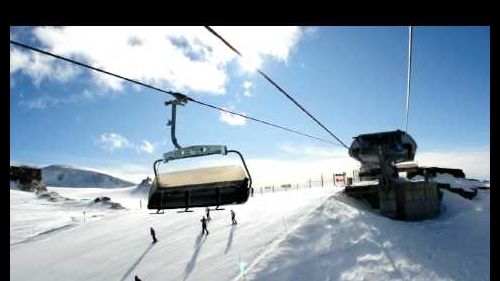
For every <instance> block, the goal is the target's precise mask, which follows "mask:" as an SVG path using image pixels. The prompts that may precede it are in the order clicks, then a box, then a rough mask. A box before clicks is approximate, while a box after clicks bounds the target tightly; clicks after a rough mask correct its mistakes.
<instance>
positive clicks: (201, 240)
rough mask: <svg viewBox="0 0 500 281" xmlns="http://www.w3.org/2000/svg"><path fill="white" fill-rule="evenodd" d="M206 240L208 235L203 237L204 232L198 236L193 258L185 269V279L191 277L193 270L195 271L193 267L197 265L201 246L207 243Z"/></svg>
mask: <svg viewBox="0 0 500 281" xmlns="http://www.w3.org/2000/svg"><path fill="white" fill-rule="evenodd" d="M206 240H207V236H205V238H203V233H200V234H199V235H198V237H196V241H195V243H194V249H195V250H194V253H193V256H191V260H190V261H189V262H188V264H187V265H186V269H185V270H184V279H183V280H184V281H185V280H186V279H187V278H188V277H189V275H190V274H191V272H193V269H194V267H195V266H196V260H197V259H198V254H199V253H200V250H201V246H203V243H205V241H206Z"/></svg>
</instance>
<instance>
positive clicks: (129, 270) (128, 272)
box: [120, 244, 153, 281]
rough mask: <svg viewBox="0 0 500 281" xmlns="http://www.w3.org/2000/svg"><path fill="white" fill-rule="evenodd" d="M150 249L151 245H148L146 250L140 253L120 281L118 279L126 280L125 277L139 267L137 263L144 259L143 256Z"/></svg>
mask: <svg viewBox="0 0 500 281" xmlns="http://www.w3.org/2000/svg"><path fill="white" fill-rule="evenodd" d="M151 248H153V244H150V245H149V246H148V247H147V248H146V250H144V252H143V253H142V255H141V256H140V257H139V258H138V259H137V261H136V262H135V263H134V264H133V265H132V266H131V267H130V268H129V269H128V270H127V272H125V274H124V275H123V277H122V279H120V281H124V280H127V277H128V276H129V275H130V273H132V271H133V270H134V269H135V268H136V267H137V265H139V263H140V262H141V260H142V259H143V258H144V256H145V255H146V254H147V253H148V252H149V250H151Z"/></svg>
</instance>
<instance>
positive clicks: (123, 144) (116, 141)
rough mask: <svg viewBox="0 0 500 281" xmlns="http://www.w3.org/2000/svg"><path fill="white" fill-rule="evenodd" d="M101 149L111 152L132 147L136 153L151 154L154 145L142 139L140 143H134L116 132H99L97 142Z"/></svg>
mask: <svg viewBox="0 0 500 281" xmlns="http://www.w3.org/2000/svg"><path fill="white" fill-rule="evenodd" d="M97 143H98V144H99V145H100V146H101V148H102V149H104V150H107V151H110V152H113V151H115V150H117V149H125V148H128V149H133V150H135V151H136V152H137V153H147V154H152V153H153V152H154V150H155V145H153V144H152V143H151V142H149V141H147V140H142V141H141V142H140V143H138V144H137V143H135V142H133V141H131V140H129V139H127V138H126V137H124V136H122V135H119V134H116V133H104V134H101V136H100V139H99V141H98V142H97Z"/></svg>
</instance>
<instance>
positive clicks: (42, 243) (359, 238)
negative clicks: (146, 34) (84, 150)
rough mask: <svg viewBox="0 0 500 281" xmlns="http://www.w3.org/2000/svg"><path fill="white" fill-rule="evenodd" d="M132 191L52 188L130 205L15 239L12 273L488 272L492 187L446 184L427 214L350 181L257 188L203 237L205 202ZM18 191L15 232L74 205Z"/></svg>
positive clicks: (343, 276) (431, 275) (425, 275)
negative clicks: (159, 203) (396, 210)
mask: <svg viewBox="0 0 500 281" xmlns="http://www.w3.org/2000/svg"><path fill="white" fill-rule="evenodd" d="M457 181H458V180H457ZM134 189H135V187H132V188H124V189H115V190H106V189H84V190H82V189H80V188H52V187H49V190H52V191H56V192H58V193H60V194H61V195H62V196H65V197H70V198H74V199H75V200H77V201H78V200H81V199H82V198H88V197H92V196H94V195H95V194H97V193H99V194H100V195H106V196H109V197H111V199H112V200H114V201H117V202H120V203H122V205H124V206H126V207H127V208H129V209H128V210H125V211H118V210H108V211H107V212H105V213H100V216H99V217H97V218H93V219H90V220H87V221H86V222H85V223H84V222H83V220H79V221H77V222H73V223H72V224H71V225H69V226H68V227H66V228H63V229H61V230H59V231H54V232H51V233H48V234H45V235H40V236H36V237H35V238H34V239H28V240H25V241H24V242H22V243H18V244H15V245H12V246H11V253H10V280H30V281H36V280H75V281H78V280H86V281H88V280H133V278H134V276H135V275H138V276H139V277H140V278H141V279H142V280H148V281H155V280H361V279H371V280H489V272H490V265H489V245H490V236H489V229H490V228H489V222H490V215H489V214H490V213H489V190H479V192H478V196H476V197H475V198H474V199H473V200H465V199H463V198H461V197H460V196H459V195H457V194H454V193H450V192H448V191H443V193H444V194H443V195H444V196H443V204H442V212H441V215H440V216H439V217H438V218H436V219H433V220H424V221H421V222H403V221H397V220H391V219H389V218H385V217H382V216H380V215H378V214H376V213H374V212H373V210H371V209H366V208H365V207H364V205H362V204H360V202H359V201H357V200H352V199H350V198H349V197H346V196H344V195H342V192H341V191H342V187H324V188H321V187H319V186H315V187H313V188H311V189H309V188H304V189H298V190H293V191H290V192H275V193H264V194H263V195H260V194H255V196H254V197H252V198H251V199H250V200H249V201H248V202H247V203H245V204H243V205H234V206H230V209H233V210H234V211H235V213H236V218H237V220H238V225H237V226H236V227H232V226H231V219H230V214H229V208H228V209H226V210H225V211H220V212H212V213H211V217H212V220H211V221H210V222H209V224H208V229H209V231H210V234H209V235H208V236H201V235H200V233H201V225H200V222H199V220H200V218H201V217H202V216H203V215H204V208H194V209H193V211H194V212H192V213H183V214H177V213H176V212H175V211H174V210H167V211H166V212H165V214H162V215H151V214H150V213H151V210H147V209H145V208H144V206H143V208H142V209H140V205H139V202H138V201H139V200H140V199H141V198H143V197H141V196H139V195H137V194H136V193H134ZM19 192H22V191H17V190H11V210H12V212H13V213H17V208H18V207H17V206H19V207H21V206H22V210H24V213H23V214H22V218H21V217H20V216H13V217H11V229H12V226H13V224H16V223H17V225H18V224H19V223H21V222H20V221H19V220H20V219H24V221H22V223H23V224H28V225H30V222H29V221H26V219H27V218H30V217H31V218H32V219H33V220H36V217H44V216H49V214H52V215H55V214H59V215H64V212H67V211H71V210H68V209H67V207H64V206H58V203H57V202H46V201H44V200H42V199H35V198H33V199H30V200H31V201H29V199H28V198H27V196H28V195H33V194H32V193H28V192H22V193H23V194H24V195H25V196H24V197H22V198H20V197H17V196H13V195H16V194H17V193H19ZM33 196H34V195H33ZM16 198H19V199H16ZM36 202H39V203H42V204H38V205H35V204H36ZM43 202H45V203H43ZM30 206H33V207H30ZM30 208H31V209H30ZM63 211H64V212H63ZM87 212H88V214H92V211H91V210H89V209H87ZM76 213H78V212H77V209H75V210H74V212H73V214H76ZM80 213H81V212H80ZM30 214H37V216H36V217H35V216H31V215H30ZM89 217H90V215H89ZM16 221H17V222H16ZM45 223H47V222H45ZM37 227H38V226H37ZM149 227H154V229H155V230H156V235H157V238H158V240H159V242H158V243H156V244H154V245H153V244H152V243H151V242H152V241H151V237H150V234H149ZM11 235H12V230H11Z"/></svg>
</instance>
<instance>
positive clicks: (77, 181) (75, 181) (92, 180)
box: [42, 165, 135, 188]
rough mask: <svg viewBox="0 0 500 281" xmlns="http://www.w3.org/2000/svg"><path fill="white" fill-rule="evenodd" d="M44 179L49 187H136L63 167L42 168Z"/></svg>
mask: <svg viewBox="0 0 500 281" xmlns="http://www.w3.org/2000/svg"><path fill="white" fill-rule="evenodd" d="M42 179H43V182H44V183H45V184H46V185H49V186H65V187H107V188H117V187H127V186H132V185H135V184H134V183H131V182H128V181H124V180H121V179H119V178H115V177H112V176H110V175H106V174H103V173H99V172H96V171H90V170H84V169H78V168H74V167H70V166H62V165H51V166H47V167H44V168H42Z"/></svg>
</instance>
